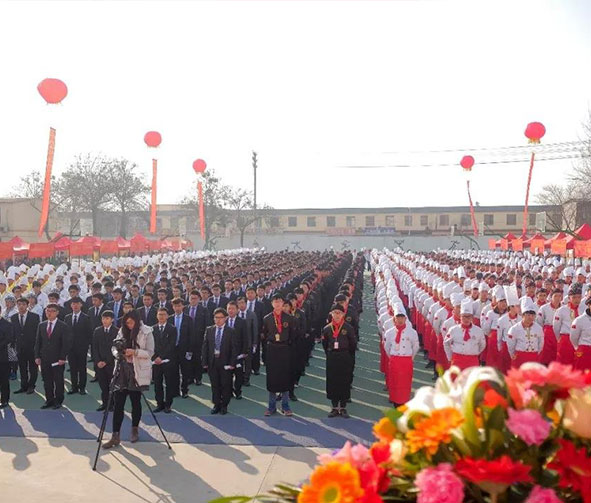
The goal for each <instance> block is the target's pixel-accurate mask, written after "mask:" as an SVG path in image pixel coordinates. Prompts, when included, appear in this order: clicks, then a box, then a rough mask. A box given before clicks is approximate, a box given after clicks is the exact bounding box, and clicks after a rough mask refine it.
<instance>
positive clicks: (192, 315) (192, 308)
mask: <svg viewBox="0 0 591 503" xmlns="http://www.w3.org/2000/svg"><path fill="white" fill-rule="evenodd" d="M195 309H197V308H196V307H195V306H193V307H191V311H190V312H189V316H190V317H191V319H192V320H195Z"/></svg>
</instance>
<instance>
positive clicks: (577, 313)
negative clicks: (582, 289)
mask: <svg viewBox="0 0 591 503" xmlns="http://www.w3.org/2000/svg"><path fill="white" fill-rule="evenodd" d="M568 307H569V308H570V310H571V311H574V312H575V317H577V316H579V306H575V305H574V304H573V303H572V302H569V303H568Z"/></svg>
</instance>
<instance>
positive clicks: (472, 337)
mask: <svg viewBox="0 0 591 503" xmlns="http://www.w3.org/2000/svg"><path fill="white" fill-rule="evenodd" d="M460 314H461V315H462V316H464V315H469V316H470V317H472V301H470V300H466V301H464V302H462V305H461V308H460ZM443 347H444V349H445V354H446V355H447V359H448V360H450V362H451V364H452V365H455V366H457V367H459V368H460V370H464V369H467V368H469V367H477V366H478V365H479V359H478V358H479V356H480V353H482V352H483V351H484V348H485V347H486V340H485V339H484V333H483V332H482V329H481V328H480V327H478V326H476V325H474V324H473V323H472V322H470V324H469V325H467V326H464V324H463V323H460V324H459V325H454V326H453V327H452V328H451V329H450V330H449V332H448V333H447V335H446V336H445V340H444V341H443Z"/></svg>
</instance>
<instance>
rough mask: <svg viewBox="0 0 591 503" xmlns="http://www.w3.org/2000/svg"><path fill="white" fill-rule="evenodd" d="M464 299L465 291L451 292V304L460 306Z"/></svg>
mask: <svg viewBox="0 0 591 503" xmlns="http://www.w3.org/2000/svg"><path fill="white" fill-rule="evenodd" d="M463 300H464V294H463V293H452V294H451V305H452V306H454V307H455V306H459V305H460V304H461V303H462V301H463Z"/></svg>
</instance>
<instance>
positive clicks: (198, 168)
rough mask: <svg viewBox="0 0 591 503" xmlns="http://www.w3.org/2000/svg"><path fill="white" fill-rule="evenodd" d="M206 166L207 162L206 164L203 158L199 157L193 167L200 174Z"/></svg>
mask: <svg viewBox="0 0 591 503" xmlns="http://www.w3.org/2000/svg"><path fill="white" fill-rule="evenodd" d="M206 167H207V164H205V161H204V160H203V159H197V160H196V161H194V162H193V169H194V170H195V173H197V174H198V175H200V174H201V173H203V172H204V171H205V168H206Z"/></svg>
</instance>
